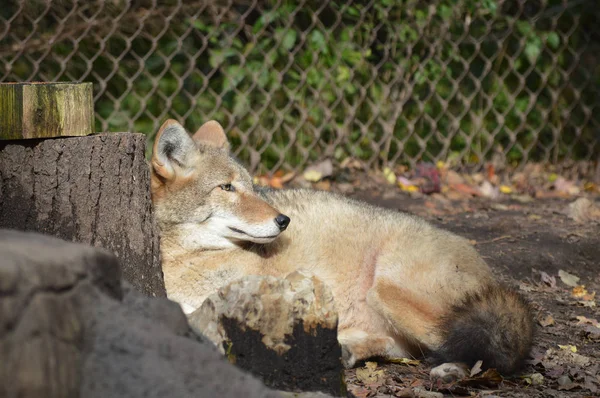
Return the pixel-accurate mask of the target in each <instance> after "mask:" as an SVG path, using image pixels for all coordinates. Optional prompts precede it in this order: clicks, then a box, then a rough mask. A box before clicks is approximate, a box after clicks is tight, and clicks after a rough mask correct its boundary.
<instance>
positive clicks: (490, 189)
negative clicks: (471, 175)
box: [479, 181, 500, 199]
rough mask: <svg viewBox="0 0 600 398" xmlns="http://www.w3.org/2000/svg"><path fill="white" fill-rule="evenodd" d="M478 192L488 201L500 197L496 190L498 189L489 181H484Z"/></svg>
mask: <svg viewBox="0 0 600 398" xmlns="http://www.w3.org/2000/svg"><path fill="white" fill-rule="evenodd" d="M479 191H480V192H481V194H482V195H483V196H485V197H486V198H490V199H497V198H498V197H499V196H500V191H499V190H498V188H496V187H495V186H493V185H492V183H491V182H489V181H484V182H483V183H482V184H481V185H480V186H479Z"/></svg>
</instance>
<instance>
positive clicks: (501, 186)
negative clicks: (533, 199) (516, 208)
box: [500, 185, 513, 195]
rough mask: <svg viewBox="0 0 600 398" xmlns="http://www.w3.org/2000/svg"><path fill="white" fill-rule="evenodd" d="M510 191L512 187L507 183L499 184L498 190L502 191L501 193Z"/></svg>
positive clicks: (509, 192)
mask: <svg viewBox="0 0 600 398" xmlns="http://www.w3.org/2000/svg"><path fill="white" fill-rule="evenodd" d="M512 191H513V190H512V188H511V187H509V186H508V185H500V192H502V193H503V194H505V195H510V194H511V193H512Z"/></svg>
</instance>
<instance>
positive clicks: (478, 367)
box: [469, 359, 483, 377]
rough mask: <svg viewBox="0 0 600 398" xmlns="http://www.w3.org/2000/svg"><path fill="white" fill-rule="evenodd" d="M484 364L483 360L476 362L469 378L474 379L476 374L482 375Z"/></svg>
mask: <svg viewBox="0 0 600 398" xmlns="http://www.w3.org/2000/svg"><path fill="white" fill-rule="evenodd" d="M482 364H483V361H482V360H481V359H480V360H479V361H477V362H475V365H473V367H472V368H471V373H470V374H469V377H473V376H475V375H476V374H478V373H480V372H481V365H482Z"/></svg>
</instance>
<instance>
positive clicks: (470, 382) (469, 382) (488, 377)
mask: <svg viewBox="0 0 600 398" xmlns="http://www.w3.org/2000/svg"><path fill="white" fill-rule="evenodd" d="M502 380H503V379H502V376H501V375H500V373H498V371H497V370H496V369H488V370H486V371H485V372H483V373H482V374H480V375H479V376H475V377H468V378H466V379H462V380H460V381H459V382H458V384H459V385H461V386H469V387H487V388H493V387H497V386H498V384H500V383H501V382H502Z"/></svg>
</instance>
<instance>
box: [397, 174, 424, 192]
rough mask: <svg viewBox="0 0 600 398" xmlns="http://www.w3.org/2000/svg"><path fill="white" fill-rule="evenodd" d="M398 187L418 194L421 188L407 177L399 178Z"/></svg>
mask: <svg viewBox="0 0 600 398" xmlns="http://www.w3.org/2000/svg"><path fill="white" fill-rule="evenodd" d="M398 186H399V187H400V189H402V190H403V191H406V192H418V191H419V187H418V186H416V185H415V184H414V183H413V182H412V181H411V180H409V179H408V178H406V177H402V176H400V177H398Z"/></svg>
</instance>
